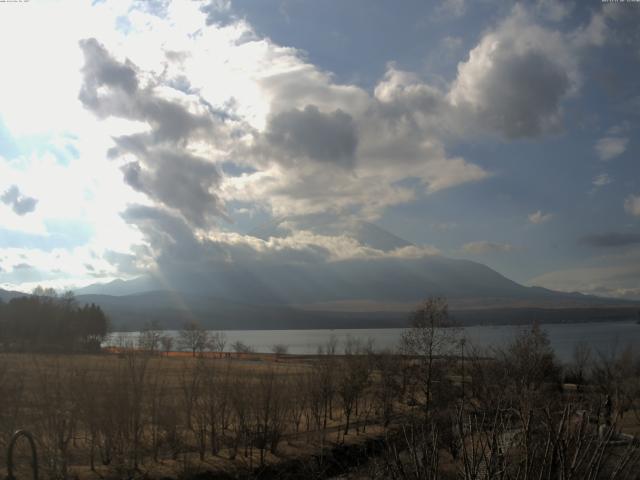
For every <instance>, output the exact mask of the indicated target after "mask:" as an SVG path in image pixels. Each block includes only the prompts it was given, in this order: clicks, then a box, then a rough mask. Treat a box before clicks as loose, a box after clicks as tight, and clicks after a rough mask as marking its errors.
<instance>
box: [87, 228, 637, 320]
mask: <svg viewBox="0 0 640 480" xmlns="http://www.w3.org/2000/svg"><path fill="white" fill-rule="evenodd" d="M338 229H340V231H341V234H340V235H341V236H343V237H345V238H350V239H352V240H353V242H354V243H355V244H357V245H359V246H360V248H369V249H371V251H369V253H370V255H368V256H365V257H362V258H347V259H341V260H335V261H328V262H309V261H301V260H300V259H298V261H290V262H287V263H280V262H279V263H273V262H270V261H260V260H257V259H252V260H251V261H244V262H236V261H234V262H225V261H217V262H215V263H211V264H210V266H209V268H208V269H207V270H206V271H199V272H197V273H195V272H185V273H183V274H182V275H180V276H172V277H164V278H161V277H159V276H153V275H147V276H142V277H138V278H135V279H132V280H128V281H123V280H116V281H114V282H110V283H107V284H104V285H100V284H94V285H91V286H89V287H86V288H83V289H79V290H77V291H76V293H77V294H78V295H79V297H78V298H79V300H81V301H83V302H95V303H97V304H99V305H101V306H102V307H103V308H104V309H105V310H106V311H107V312H108V313H110V314H111V315H112V316H115V317H117V319H118V321H119V322H120V323H121V324H128V325H132V324H133V325H135V324H138V325H139V324H140V323H141V320H140V318H147V319H149V318H156V319H159V320H162V321H163V322H165V323H168V324H170V325H173V326H177V325H178V324H179V321H178V319H189V318H193V319H198V320H200V321H202V322H203V323H205V324H208V325H216V326H217V327H224V328H285V327H287V328H292V327H296V326H298V327H303V328H304V327H316V328H319V327H325V328H339V327H353V326H354V325H357V326H368V327H374V326H399V325H403V324H404V322H405V321H406V318H407V313H408V312H409V311H410V310H411V309H412V308H414V307H415V305H416V304H417V303H418V302H420V300H422V299H424V298H426V297H427V296H430V295H440V296H445V297H447V299H448V300H449V302H450V304H451V307H452V309H453V310H454V311H455V312H456V313H457V315H458V316H459V317H461V318H463V319H465V320H468V321H474V320H475V321H483V322H486V321H492V318H493V320H494V321H496V322H505V321H509V319H508V318H505V316H506V315H507V313H508V315H509V316H510V317H511V318H512V319H513V321H514V322H519V321H522V318H523V317H522V315H523V314H525V313H526V312H529V313H531V310H532V309H538V310H539V309H546V310H553V309H564V313H565V317H564V319H565V320H571V319H573V320H575V319H576V318H574V317H575V315H574V314H569V313H566V312H567V310H566V309H569V308H573V309H589V308H594V307H599V308H602V307H614V306H616V307H617V306H620V305H623V306H624V304H625V302H621V301H618V300H611V299H605V298H598V297H593V296H586V295H581V294H571V293H562V292H554V291H551V290H547V289H543V288H539V287H526V286H523V285H520V284H518V283H516V282H514V281H512V280H509V279H508V278H506V277H504V276H503V275H501V274H499V273H498V272H496V271H494V270H492V269H491V268H489V267H487V266H485V265H482V264H480V263H477V262H473V261H469V260H460V259H451V258H446V257H444V256H442V255H439V254H437V253H436V252H435V251H434V252H432V253H425V250H424V249H422V250H421V249H419V248H418V247H416V246H415V245H412V244H411V243H410V242H408V241H406V240H403V239H401V238H400V237H398V236H396V235H394V234H392V233H390V232H388V231H386V230H384V229H382V228H380V227H378V226H376V225H374V224H371V223H368V222H362V221H354V220H349V221H340V222H337V223H336V222H334V221H330V220H326V221H320V222H319V221H318V219H309V218H303V219H287V220H284V219H282V220H277V221H274V222H270V223H269V224H267V225H264V226H263V227H261V228H260V229H258V230H256V231H254V232H252V235H255V236H256V237H261V238H262V239H263V241H272V240H273V239H274V238H276V237H277V238H283V239H284V238H287V236H288V235H290V234H291V232H292V231H300V230H302V231H306V232H310V234H313V235H329V234H331V235H333V236H335V235H337V234H338V233H337V230H338ZM376 247H377V248H376ZM408 249H409V250H408ZM411 249H414V250H415V251H416V252H420V254H419V255H414V256H412V255H407V256H403V255H401V254H399V253H398V252H411V251H413V250H411ZM426 251H427V252H428V251H429V250H428V249H427V250H426ZM372 252H376V253H372ZM479 311H484V312H488V311H492V312H493V313H492V314H487V313H485V314H484V316H482V317H478V315H479V314H478V312H479ZM497 311H501V312H502V313H501V314H500V313H496V312H497ZM574 313H575V312H574ZM490 315H493V317H491V316H490ZM545 315H546V316H545ZM548 315H549V314H548V312H547V313H546V314H540V315H539V319H540V320H543V321H544V320H548V319H549V316H548ZM572 315H574V316H572ZM525 317H526V318H531V315H529V316H526V315H525ZM551 320H552V321H558V320H562V318H560V317H559V316H557V315H556V316H554V318H552V319H551Z"/></svg>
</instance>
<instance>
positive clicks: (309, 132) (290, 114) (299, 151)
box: [266, 105, 358, 167]
mask: <svg viewBox="0 0 640 480" xmlns="http://www.w3.org/2000/svg"><path fill="white" fill-rule="evenodd" d="M266 138H267V141H268V142H269V144H270V145H271V146H273V147H275V148H276V149H278V150H279V151H280V152H282V153H283V154H284V155H285V156H287V157H289V158H294V159H295V158H299V157H305V158H308V159H311V160H316V161H319V162H328V163H333V164H336V165H341V166H345V167H350V166H353V163H354V158H355V152H356V148H357V146H358V134H357V132H356V127H355V124H354V122H353V119H352V118H351V115H349V114H347V113H345V112H343V111H342V110H340V109H338V110H335V111H334V112H332V113H323V112H321V111H320V110H319V109H318V107H316V106H315V105H307V106H306V107H305V108H304V110H297V109H293V110H289V111H285V112H281V113H278V114H277V115H275V116H273V117H272V118H271V119H270V120H269V125H268V127H267V132H266Z"/></svg>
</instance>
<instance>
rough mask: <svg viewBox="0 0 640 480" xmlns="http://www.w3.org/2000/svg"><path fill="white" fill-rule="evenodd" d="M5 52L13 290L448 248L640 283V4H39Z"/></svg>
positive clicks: (541, 276) (509, 270)
mask: <svg viewBox="0 0 640 480" xmlns="http://www.w3.org/2000/svg"><path fill="white" fill-rule="evenodd" d="M0 62H1V65H2V68H1V69H0V72H1V73H0V78H1V80H0V288H5V289H16V290H23V291H29V290H31V289H32V288H33V287H35V286H36V285H45V286H51V287H54V288H58V289H67V288H76V287H80V286H83V285H87V284H91V283H95V282H107V281H110V280H113V279H116V278H122V279H128V278H134V277H136V276H139V275H143V274H145V273H149V272H155V273H159V274H161V275H169V274H171V272H174V271H175V268H180V269H182V271H189V270H190V269H197V268H199V267H201V266H202V265H203V259H216V261H220V262H234V261H239V260H242V261H248V260H249V261H253V262H255V264H256V265H259V264H260V263H261V262H282V263H287V262H335V261H342V260H345V259H350V258H368V257H371V258H379V257H381V256H396V257H404V256H409V257H411V258H414V257H416V256H423V255H444V256H447V257H453V258H466V259H470V260H474V261H478V262H481V263H484V264H486V265H488V266H490V267H492V268H494V269H496V270H497V271H499V272H500V273H502V274H504V275H506V276H507V277H509V278H511V279H513V280H516V281H518V282H521V283H523V284H526V285H540V286H545V287H548V288H553V289H558V290H564V291H580V292H584V293H594V294H598V295H606V296H612V297H620V298H630V299H640V175H639V174H640V158H639V156H640V144H639V142H638V138H639V137H638V135H637V134H638V130H639V122H638V121H639V120H640V3H636V2H628V3H624V2H623V3H605V2H601V1H600V0H586V1H580V2H578V1H575V2H571V1H562V2H554V1H551V0H538V1H533V0H531V1H528V2H523V3H518V2H509V1H502V0H500V1H498V0H478V1H474V2H470V1H468V0H466V1H465V0H445V1H433V2H432V1H417V0H416V1H410V0H408V1H406V2H395V1H386V0H379V1H370V0H352V1H349V2H344V1H337V0H335V1H327V2H315V1H302V0H263V1H259V2H256V1H249V0H237V1H225V0H213V1H201V2H200V1H187V0H182V1H175V2H170V1H163V0H155V1H130V2H127V1H115V2H111V1H99V0H94V1H93V2H81V1H76V0H72V1H68V2H64V1H45V0H31V1H29V2H15V3H0ZM317 219H322V221H321V222H320V221H318V222H316V221H315V220H317ZM273 221H278V222H281V223H280V226H281V228H284V229H285V231H286V232H287V234H286V235H284V236H280V237H272V238H264V239H258V238H256V237H254V236H252V235H250V233H251V232H253V231H254V230H256V229H258V228H259V227H260V226H262V225H264V224H265V223H268V222H273ZM327 222H329V223H331V224H332V225H334V228H331V229H326V228H324V229H320V228H314V224H322V225H325V226H326V225H327ZM357 222H372V223H374V224H376V225H378V226H380V227H381V228H383V229H386V230H388V231H389V232H392V233H393V234H395V235H397V236H398V237H400V238H403V239H404V240H406V241H408V242H410V243H411V244H413V246H411V247H402V248H397V249H394V250H393V251H383V250H379V249H376V248H372V247H371V246H368V245H364V244H363V243H362V242H361V241H359V240H358V239H357V238H355V237H354V236H353V235H351V233H350V232H351V231H352V228H351V227H352V226H353V225H355V224H356V223H357ZM247 259H248V260H247Z"/></svg>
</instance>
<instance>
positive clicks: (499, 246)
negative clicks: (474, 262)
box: [462, 240, 515, 255]
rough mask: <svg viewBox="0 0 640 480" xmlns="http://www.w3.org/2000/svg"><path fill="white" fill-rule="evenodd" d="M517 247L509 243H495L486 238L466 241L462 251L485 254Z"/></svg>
mask: <svg viewBox="0 0 640 480" xmlns="http://www.w3.org/2000/svg"><path fill="white" fill-rule="evenodd" d="M514 250H515V247H514V246H513V245H511V244H509V243H495V242H489V241H486V240H483V241H478V242H470V243H466V244H464V245H463V246H462V251H463V252H465V253H471V254H473V255H484V254H487V253H499V252H504V253H507V252H512V251H514Z"/></svg>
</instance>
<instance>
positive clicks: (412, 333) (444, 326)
mask: <svg viewBox="0 0 640 480" xmlns="http://www.w3.org/2000/svg"><path fill="white" fill-rule="evenodd" d="M410 320H411V326H410V328H408V329H406V330H405V331H404V332H403V334H402V349H403V351H404V353H405V354H408V355H411V356H415V357H416V359H417V362H418V363H417V372H416V373H417V380H418V385H419V386H420V388H421V390H422V394H423V396H424V414H425V419H427V418H428V417H429V413H430V412H429V409H430V405H431V401H432V395H433V383H434V380H435V377H436V373H437V371H436V368H437V365H436V364H435V361H436V358H437V357H438V356H441V355H445V354H447V353H450V352H451V351H452V349H453V348H454V346H455V345H456V344H457V343H458V336H459V333H460V332H459V329H457V328H455V326H454V324H453V322H452V321H451V320H450V318H449V310H448V305H447V301H446V300H445V299H444V298H441V297H432V298H429V299H427V300H425V301H424V302H423V303H422V304H421V305H420V306H419V307H418V308H417V309H416V310H415V311H414V312H413V313H412V315H411V318H410Z"/></svg>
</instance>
